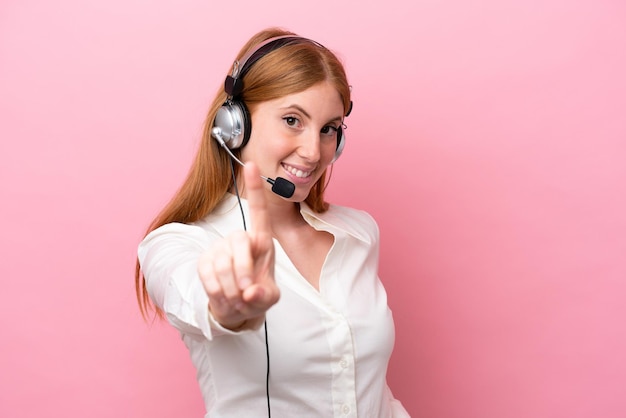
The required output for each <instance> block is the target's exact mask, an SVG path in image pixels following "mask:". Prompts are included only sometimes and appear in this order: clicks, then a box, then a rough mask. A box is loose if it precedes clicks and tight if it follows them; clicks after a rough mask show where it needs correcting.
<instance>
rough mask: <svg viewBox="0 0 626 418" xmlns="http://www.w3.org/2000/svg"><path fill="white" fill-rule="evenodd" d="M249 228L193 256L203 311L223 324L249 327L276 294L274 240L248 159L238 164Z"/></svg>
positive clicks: (262, 316)
mask: <svg viewBox="0 0 626 418" xmlns="http://www.w3.org/2000/svg"><path fill="white" fill-rule="evenodd" d="M243 170H244V179H245V185H246V197H247V200H248V205H249V208H250V229H249V230H248V231H239V232H235V233H233V234H231V235H230V236H228V237H226V238H225V239H223V240H221V241H219V242H217V243H215V244H214V245H213V246H212V248H210V249H209V250H208V251H206V252H205V253H204V254H203V255H202V256H201V257H200V259H199V260H198V273H199V275H200V280H202V284H203V285H204V290H205V291H206V293H207V295H208V296H209V310H210V312H211V313H212V314H213V317H214V318H215V319H216V320H217V321H218V322H219V323H220V324H221V325H222V326H223V327H225V328H228V329H231V330H239V329H248V328H255V327H256V326H258V325H259V324H260V323H261V322H263V320H264V319H265V312H266V311H267V310H268V309H269V308H270V307H271V306H272V305H274V304H275V303H276V302H277V301H278V298H279V297H280V291H279V289H278V287H277V286H276V283H275V281H274V242H273V241H272V229H271V225H270V218H269V212H268V209H267V201H266V200H265V194H264V193H265V192H264V188H263V182H262V181H261V177H260V175H259V170H258V168H257V167H256V166H255V165H254V164H253V163H246V165H245V167H244V169H243Z"/></svg>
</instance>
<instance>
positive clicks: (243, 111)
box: [212, 35, 352, 162]
mask: <svg viewBox="0 0 626 418" xmlns="http://www.w3.org/2000/svg"><path fill="white" fill-rule="evenodd" d="M304 43H310V44H313V45H316V46H318V47H320V48H324V46H322V45H321V44H319V43H317V42H315V41H313V40H311V39H307V38H302V37H299V36H294V35H282V36H276V37H273V38H269V39H267V40H266V41H264V42H261V43H260V44H259V45H257V47H256V48H254V49H253V50H252V51H250V52H249V53H248V54H246V55H245V56H244V57H243V58H242V59H241V63H240V62H239V61H235V63H234V64H233V71H232V74H230V75H228V76H226V79H225V80H224V91H225V92H226V94H227V95H228V99H227V100H226V102H224V104H223V105H222V107H220V108H219V109H218V111H217V114H216V115H215V119H214V120H213V128H212V136H213V137H214V138H215V139H217V140H218V141H219V142H220V144H222V142H223V143H224V144H222V145H223V146H224V145H225V146H226V147H227V150H228V149H230V150H234V149H238V148H241V147H244V146H245V145H246V144H247V143H248V140H249V139H250V133H251V131H252V121H251V117H250V112H249V111H248V108H247V107H246V104H245V103H244V102H243V101H242V100H241V98H240V95H241V92H242V91H243V78H244V77H245V75H246V74H247V73H248V71H249V70H250V68H251V67H252V66H253V65H254V64H255V63H256V62H257V61H258V60H260V59H261V58H263V57H264V56H265V55H267V54H269V53H270V52H272V51H275V50H276V49H279V48H282V47H283V46H286V45H295V44H304ZM351 111H352V102H350V108H349V109H348V112H347V113H346V116H348V115H349V114H350V112H351ZM343 128H344V126H343V125H341V126H340V127H339V128H337V148H336V150H335V155H334V157H333V160H332V162H335V161H336V160H337V158H339V156H340V155H341V153H342V152H343V148H344V147H345V144H346V135H345V133H344V132H343V130H344V129H343Z"/></svg>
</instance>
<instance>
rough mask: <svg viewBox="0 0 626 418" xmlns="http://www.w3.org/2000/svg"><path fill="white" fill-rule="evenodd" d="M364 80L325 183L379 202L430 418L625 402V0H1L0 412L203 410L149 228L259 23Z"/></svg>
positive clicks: (623, 406)
mask: <svg viewBox="0 0 626 418" xmlns="http://www.w3.org/2000/svg"><path fill="white" fill-rule="evenodd" d="M269 25H281V26H285V27H288V28H290V29H292V30H294V31H296V32H298V33H300V34H301V35H303V36H308V37H312V38H314V39H316V40H318V41H320V42H322V43H324V44H326V45H328V46H329V47H331V48H332V49H335V50H337V51H338V52H339V53H340V55H341V56H342V58H343V60H344V62H345V63H346V66H347V69H348V72H349V75H350V79H351V83H352V84H353V86H354V90H353V91H354V101H355V107H354V112H353V114H352V115H351V116H350V118H349V120H348V121H347V123H348V125H349V129H348V131H347V134H348V144H347V148H346V151H345V153H344V155H343V156H342V158H341V159H340V160H339V162H338V163H337V164H336V165H335V170H334V173H333V180H332V184H331V192H330V197H331V199H332V200H333V201H334V202H336V203H341V204H346V205H350V206H355V207H359V208H362V209H366V210H368V211H369V212H370V213H372V214H373V215H374V216H375V217H376V218H377V220H378V221H379V224H380V228H381V234H382V260H381V263H382V264H381V277H382V279H383V281H384V283H385V285H386V287H387V290H388V293H389V303H390V305H391V307H392V310H393V312H394V316H395V319H396V325H397V334H398V336H397V341H396V349H395V352H394V356H393V358H392V362H391V365H390V371H389V383H390V385H391V387H392V389H393V390H394V392H395V394H396V396H397V397H398V398H399V399H401V400H402V402H403V403H404V404H405V406H406V408H407V409H408V410H409V412H410V413H411V414H412V415H413V416H415V417H428V418H456V417H463V418H529V417H532V418H536V417H540V418H548V417H550V418H551V417H564V418H565V417H566V418H578V417H593V418H596V417H602V418H618V417H624V416H626V389H625V388H626V302H625V299H626V298H625V296H626V261H625V259H626V256H625V254H626V76H625V75H626V3H624V2H623V1H621V0H614V1H609V0H604V1H600V0H586V1H557V0H541V1H539V0H530V1H528V0H513V1H501V0H483V1H471V2H470V1H465V0H441V1H433V0H425V1H409V0H407V1H399V0H388V1H384V2H372V1H367V0H359V1H343V2H342V1H340V0H320V1H315V2H296V3H294V2H293V1H278V0H268V1H263V2H259V1H249V2H248V4H247V5H245V6H243V5H237V3H233V2H209V1H180V2H175V1H147V0H144V1H140V0H124V1H121V0H111V1H84V0H80V1H79V0H56V1H53V2H45V1H28V0H22V1H3V2H2V3H1V5H0V118H1V120H0V122H1V123H0V137H1V141H0V156H1V164H0V196H1V199H2V204H1V205H0V219H1V222H2V235H1V242H0V243H1V244H0V245H1V248H0V250H1V261H0V263H1V264H0V277H1V280H2V292H1V295H2V296H1V297H0V298H1V303H0V329H1V330H2V334H1V337H0V338H1V339H0V347H1V348H0V349H1V355H0V416H2V417H28V418H30V417H40V416H48V417H49V416H54V417H56V416H58V417H92V418H99V417H147V416H149V417H154V418H158V417H173V416H176V417H183V416H184V417H192V416H194V417H199V416H202V412H203V406H202V403H201V399H200V395H199V391H198V389H197V387H196V383H195V380H194V371H193V370H192V367H191V365H190V361H189V359H188V356H187V352H186V349H185V348H184V346H183V344H182V342H181V341H180V340H179V339H178V336H177V334H176V332H175V331H174V330H173V329H172V328H170V327H169V326H168V325H164V324H158V323H157V324H152V325H149V324H146V323H144V322H142V319H141V317H140V315H139V312H138V309H137V306H136V303H135V296H134V290H133V267H134V264H133V263H134V257H135V249H136V245H137V243H138V241H139V240H140V239H141V236H142V232H143V231H144V229H145V227H146V226H147V223H148V221H149V220H150V219H151V218H152V217H153V215H155V213H156V212H157V211H158V209H159V208H160V207H161V206H162V205H163V204H164V203H165V202H166V200H167V199H168V198H169V197H170V196H171V195H172V193H173V192H174V190H175V189H176V188H177V186H178V185H179V184H180V182H181V181H182V179H183V176H184V175H185V173H186V171H187V168H188V167H189V164H190V161H191V158H192V155H193V153H194V150H195V147H196V143H197V140H198V138H199V132H200V127H201V124H202V119H203V117H204V112H205V111H206V108H207V106H208V104H209V102H210V100H211V99H212V97H213V94H214V93H215V91H216V90H217V89H218V88H219V87H220V84H221V82H222V79H223V77H224V75H225V73H226V71H227V68H228V66H229V63H230V62H231V61H232V59H233V58H234V54H235V52H236V51H237V50H238V49H239V47H240V46H241V45H242V44H243V42H244V41H245V40H246V39H247V38H248V37H249V36H250V35H252V34H253V33H255V32H256V31H257V30H259V29H261V28H263V27H265V26H269Z"/></svg>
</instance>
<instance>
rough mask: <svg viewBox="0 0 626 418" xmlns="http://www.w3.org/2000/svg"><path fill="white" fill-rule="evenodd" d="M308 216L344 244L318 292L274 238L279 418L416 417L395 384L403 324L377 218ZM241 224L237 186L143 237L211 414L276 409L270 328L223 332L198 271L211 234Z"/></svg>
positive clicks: (271, 318)
mask: <svg viewBox="0 0 626 418" xmlns="http://www.w3.org/2000/svg"><path fill="white" fill-rule="evenodd" d="M242 204H243V208H244V213H245V218H246V220H247V221H248V222H249V219H250V218H249V216H248V206H247V202H246V201H245V200H243V199H242ZM301 213H302V214H303V216H304V218H305V219H306V221H307V222H308V223H309V224H310V225H312V226H313V227H314V228H316V229H318V230H324V231H328V232H330V233H332V234H333V236H334V238H335V241H334V244H333V246H332V248H331V250H330V252H329V253H328V256H327V258H326V261H325V263H324V266H323V269H322V274H321V277H320V283H319V292H318V291H317V290H316V289H315V288H314V287H313V286H311V285H310V284H309V283H308V282H307V281H306V279H304V277H302V276H301V275H300V273H299V272H298V271H297V270H296V268H295V267H294V265H293V264H292V263H291V261H290V260H289V258H288V257H287V255H286V254H285V251H284V250H283V249H282V248H281V246H280V244H279V243H278V241H276V240H274V245H275V249H276V270H275V273H276V282H277V284H278V286H279V288H280V291H281V296H280V300H279V301H278V303H277V304H276V305H274V306H273V307H272V308H270V310H269V311H268V312H267V315H266V322H267V331H268V336H269V338H268V340H269V353H270V385H269V390H270V400H271V412H272V417H274V418H280V417H357V416H358V417H372V418H385V417H396V418H399V417H408V416H409V415H408V413H407V412H406V411H405V409H404V408H403V407H402V405H401V404H400V402H399V401H397V400H395V399H394V398H393V396H392V394H391V391H390V390H389V388H388V386H387V383H386V373H387V363H388V361H389V357H390V355H391V352H392V349H393V342H394V324H393V319H392V315H391V311H390V310H389V308H388V306H387V295H386V293H385V290H384V288H383V285H382V283H381V282H380V280H379V278H378V273H377V271H378V251H379V248H378V227H377V225H376V223H375V222H374V220H373V219H372V218H371V217H370V216H369V215H368V214H367V213H365V212H362V211H358V210H355V209H349V208H344V207H339V206H331V208H330V209H329V211H327V212H325V213H323V214H317V213H314V212H313V211H312V210H310V209H309V208H308V206H307V205H306V204H304V203H303V204H302V205H301ZM242 227H243V223H242V216H241V212H240V209H239V206H238V204H237V199H236V197H235V196H233V195H230V194H228V195H227V196H226V197H225V198H224V200H223V201H222V202H221V203H220V205H219V206H218V207H217V208H216V209H215V210H214V211H213V212H212V213H211V214H210V215H209V216H207V217H206V218H205V219H203V220H201V221H199V222H196V223H194V224H191V225H186V224H180V223H172V224H168V225H164V226H162V227H160V228H158V229H156V230H154V231H152V232H151V233H150V234H149V235H148V236H147V237H146V238H145V239H144V240H143V241H142V243H141V244H140V245H139V251H138V255H139V260H140V263H141V266H142V270H143V273H144V276H145V278H146V283H147V288H148V292H149V294H150V297H151V298H152V300H153V301H154V302H155V303H156V304H157V306H159V307H160V308H161V309H163V310H164V311H165V313H166V315H167V318H168V320H169V321H170V323H171V324H172V325H173V326H175V327H176V328H177V329H178V330H179V331H180V333H181V335H182V339H183V341H184V342H185V344H186V346H187V348H188V349H189V352H190V355H191V359H192V361H193V364H194V365H195V367H196V369H197V379H198V382H199V384H200V388H201V391H202V395H203V398H204V402H205V405H206V409H207V414H206V417H213V418H217V417H247V416H255V417H263V416H266V415H267V399H266V394H265V390H266V389H265V374H266V367H267V364H266V351H265V336H264V329H263V327H261V328H260V329H258V330H252V331H242V332H232V331H229V330H226V329H224V328H222V327H221V326H220V325H219V324H218V323H217V322H216V321H214V320H213V318H211V317H210V315H209V312H208V298H207V295H206V293H205V292H204V290H203V287H202V284H201V283H200V280H199V278H198V274H197V271H196V268H197V265H196V263H197V259H198V256H199V255H200V253H201V252H202V251H203V250H205V249H206V248H208V247H209V244H210V242H211V241H213V240H216V239H218V238H219V237H223V236H226V235H228V234H229V233H230V232H232V231H235V230H238V229H242Z"/></svg>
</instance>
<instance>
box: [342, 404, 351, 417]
mask: <svg viewBox="0 0 626 418" xmlns="http://www.w3.org/2000/svg"><path fill="white" fill-rule="evenodd" d="M341 412H343V414H344V415H348V414H349V413H350V407H349V406H348V405H344V406H343V407H341Z"/></svg>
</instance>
